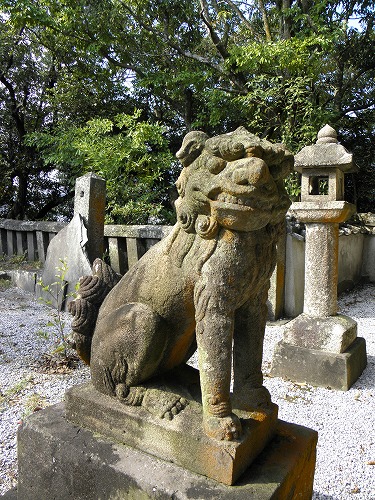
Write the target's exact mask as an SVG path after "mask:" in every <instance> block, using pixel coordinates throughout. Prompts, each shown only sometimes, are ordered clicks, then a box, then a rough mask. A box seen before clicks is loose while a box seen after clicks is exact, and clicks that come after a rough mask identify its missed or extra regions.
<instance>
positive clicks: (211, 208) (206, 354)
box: [70, 127, 293, 440]
mask: <svg viewBox="0 0 375 500" xmlns="http://www.w3.org/2000/svg"><path fill="white" fill-rule="evenodd" d="M176 156H177V158H178V159H179V160H180V162H181V164H182V166H183V169H182V171H181V174H180V176H179V178H178V180H177V182H176V186H177V190H178V194H179V198H178V199H177V201H176V203H175V206H176V212H177V223H176V225H175V226H174V227H173V229H172V231H171V233H170V234H169V235H168V236H167V237H165V238H164V239H163V240H162V241H160V242H159V243H158V244H156V245H155V246H153V247H152V248H151V249H150V250H149V251H148V252H147V253H146V254H145V255H144V256H143V257H142V258H141V259H140V260H139V261H138V263H137V264H136V265H135V266H134V267H132V268H131V269H130V270H129V271H128V272H127V273H126V274H125V275H124V276H123V277H122V278H121V279H119V278H120V277H119V276H118V275H116V274H115V273H114V272H113V270H112V269H111V268H110V267H109V266H107V265H106V264H104V263H103V262H102V261H100V260H99V259H97V260H96V261H95V262H94V265H93V276H86V277H84V278H81V287H80V291H79V295H78V298H77V299H76V300H75V301H74V302H71V304H70V310H71V313H72V314H73V315H74V319H73V323H72V329H73V337H74V342H75V345H76V349H77V351H78V354H79V355H80V356H81V357H82V358H83V359H84V360H85V361H86V362H87V363H89V364H90V369H91V376H92V383H93V385H94V387H95V388H96V389H97V390H98V391H99V392H101V393H104V394H108V395H112V396H114V397H117V398H119V399H120V400H122V401H123V402H124V403H125V404H131V405H142V402H144V401H145V400H146V399H147V387H145V386H144V385H143V384H144V383H145V382H147V381H148V380H150V379H151V378H153V377H155V376H157V375H161V374H163V373H165V372H167V371H169V370H171V369H173V368H175V367H178V366H179V365H181V364H183V363H185V362H186V361H187V360H188V359H189V357H190V356H191V355H192V353H193V352H194V350H195V349H196V348H198V366H199V373H200V386H201V393H202V408H203V428H204V431H205V432H206V434H207V435H208V436H210V437H213V438H216V439H219V440H235V439H238V438H239V437H240V435H241V423H240V420H239V418H238V417H237V416H236V415H235V414H234V413H233V412H232V406H233V407H235V408H238V409H241V410H251V409H254V408H257V407H259V406H260V405H264V404H268V403H269V402H270V395H269V393H268V391H267V389H266V388H265V387H264V386H263V385H262V384H263V376H262V371H261V363H262V352H263V338H264V330H265V323H266V318H267V306H266V302H267V293H268V288H269V279H270V276H271V274H272V271H273V268H274V265H275V261H276V242H277V239H278V235H279V233H280V231H282V230H283V227H284V226H283V221H284V217H285V213H286V211H287V209H288V207H289V205H290V201H289V198H288V196H287V194H286V192H285V189H284V183H283V179H284V178H285V177H286V176H287V175H288V174H289V173H290V172H291V170H292V169H293V156H292V154H291V153H289V152H288V151H287V150H286V149H285V147H283V146H282V145H280V144H271V143H270V142H268V141H266V140H263V139H259V138H258V137H257V136H255V135H253V134H251V133H249V132H248V131H247V130H246V129H244V128H243V127H241V128H239V129H237V130H235V131H234V132H232V133H229V134H224V135H219V136H216V137H212V138H209V137H208V136H207V135H206V134H205V133H203V132H199V131H193V132H189V133H188V134H187V135H186V137H185V138H184V140H183V143H182V147H181V149H180V150H179V151H178V152H177V155H176ZM232 358H233V376H234V382H233V392H232V395H231V392H230V385H231V373H232V371H231V370H232ZM168 404H169V407H168V408H166V411H165V413H164V415H163V416H167V417H168V418H172V417H173V415H174V414H177V413H178V412H180V411H182V410H183V409H184V407H185V406H186V404H187V401H186V399H184V398H182V397H181V398H178V397H175V399H174V400H173V401H172V402H168ZM167 406H168V405H167Z"/></svg>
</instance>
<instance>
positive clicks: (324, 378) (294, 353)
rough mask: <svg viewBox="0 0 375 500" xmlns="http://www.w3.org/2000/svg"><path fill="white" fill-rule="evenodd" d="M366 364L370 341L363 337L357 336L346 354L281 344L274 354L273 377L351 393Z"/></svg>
mask: <svg viewBox="0 0 375 500" xmlns="http://www.w3.org/2000/svg"><path fill="white" fill-rule="evenodd" d="M366 364H367V356H366V342H365V339H363V338H362V337H357V338H356V340H355V341H354V342H353V343H352V344H351V345H350V347H349V348H348V349H347V350H346V351H344V352H342V353H337V352H330V351H324V350H319V349H307V348H305V347H300V346H296V345H292V344H289V343H287V342H284V341H281V342H279V343H278V344H277V346H276V349H275V352H274V356H273V361H272V368H271V376H272V377H283V378H287V379H289V380H293V381H294V382H298V383H308V384H311V385H314V386H318V387H327V388H330V389H336V390H341V391H347V390H349V389H350V387H351V386H352V385H353V384H354V382H355V381H356V380H357V379H358V377H359V376H360V375H361V373H362V372H363V370H364V369H365V368H366Z"/></svg>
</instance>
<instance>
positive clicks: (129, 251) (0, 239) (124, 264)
mask: <svg viewBox="0 0 375 500" xmlns="http://www.w3.org/2000/svg"><path fill="white" fill-rule="evenodd" d="M65 225H66V224H64V223H59V222H48V221H47V222H46V221H40V222H32V221H17V220H10V219H0V256H2V255H8V256H9V257H12V256H21V255H25V258H26V259H27V260H28V261H31V262H32V261H35V260H39V261H40V262H41V263H42V264H44V262H45V259H46V253H47V248H48V245H49V243H50V241H51V240H52V238H53V237H54V236H55V235H56V234H57V233H58V232H59V231H60V230H61V229H63V227H65ZM171 229H172V226H151V225H145V226H125V225H106V226H104V249H105V254H106V255H107V257H108V258H109V261H110V264H111V266H112V267H113V269H114V270H115V271H116V272H118V273H120V274H125V273H126V271H127V270H128V269H130V268H131V267H132V266H133V265H134V264H136V263H137V261H138V260H139V259H140V258H141V257H142V255H143V254H144V253H145V252H146V251H147V250H149V248H150V247H151V246H152V245H154V244H155V243H157V242H158V241H159V240H161V239H162V238H163V237H164V236H166V235H167V234H168V233H169V232H170V231H171ZM374 262H375V235H374V234H372V235H366V234H352V235H350V236H349V237H348V236H343V237H341V238H340V241H339V283H338V285H339V289H340V288H341V289H344V287H346V286H348V287H351V286H354V284H355V283H357V282H358V281H359V280H360V279H361V278H365V279H367V280H369V281H371V282H374V281H375V272H374V269H375V266H374ZM284 266H285V281H284V279H281V280H280V281H279V279H278V275H277V272H276V271H277V270H278V269H280V272H281V271H283V268H284ZM276 271H275V273H274V276H273V278H272V279H271V290H270V294H269V297H270V300H271V302H272V304H273V308H274V310H275V316H277V317H279V316H280V315H281V314H283V311H284V313H286V314H287V316H290V317H295V316H297V315H298V314H299V313H300V312H302V305H303V302H302V298H303V288H304V241H299V240H297V239H296V238H294V237H293V235H290V234H288V235H287V243H286V255H285V256H283V262H280V263H278V267H277V269H276ZM283 274H284V273H283ZM273 281H274V282H275V283H274V284H273ZM272 290H273V291H272ZM281 292H282V293H281ZM278 294H279V295H280V297H278ZM284 295H285V297H284Z"/></svg>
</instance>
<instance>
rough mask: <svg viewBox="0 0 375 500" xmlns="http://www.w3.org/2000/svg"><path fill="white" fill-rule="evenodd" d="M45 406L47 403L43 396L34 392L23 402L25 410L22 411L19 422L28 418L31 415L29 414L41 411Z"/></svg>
mask: <svg viewBox="0 0 375 500" xmlns="http://www.w3.org/2000/svg"><path fill="white" fill-rule="evenodd" d="M46 406H47V403H46V398H45V396H42V395H40V394H38V393H37V392H34V393H33V394H31V395H30V396H29V397H28V398H27V400H26V402H25V408H24V410H23V413H22V416H21V420H23V419H24V418H26V417H28V416H29V415H31V413H34V412H35V411H38V410H42V409H43V408H45V407H46Z"/></svg>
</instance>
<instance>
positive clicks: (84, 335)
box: [68, 259, 121, 364]
mask: <svg viewBox="0 0 375 500" xmlns="http://www.w3.org/2000/svg"><path fill="white" fill-rule="evenodd" d="M92 270H93V274H92V276H83V277H82V278H81V279H80V280H79V284H80V287H79V293H78V297H77V298H76V299H75V300H73V301H72V302H70V303H69V305H68V308H69V312H70V314H72V315H73V321H72V324H71V327H72V331H73V334H72V346H73V347H74V349H75V350H76V351H77V354H78V356H79V357H80V358H81V359H82V360H83V361H84V362H85V363H86V364H90V351H91V339H92V336H93V333H94V329H95V323H96V319H97V317H98V313H99V308H100V306H101V304H102V303H103V301H104V299H105V297H106V296H107V295H108V293H109V292H110V290H111V289H112V288H113V287H114V286H115V285H116V284H117V283H118V282H119V281H120V279H121V276H120V275H119V274H117V273H116V272H115V271H114V270H113V269H112V268H111V267H110V266H109V265H108V264H106V263H105V262H103V261H102V260H101V259H96V260H95V261H94V264H93V266H92Z"/></svg>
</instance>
